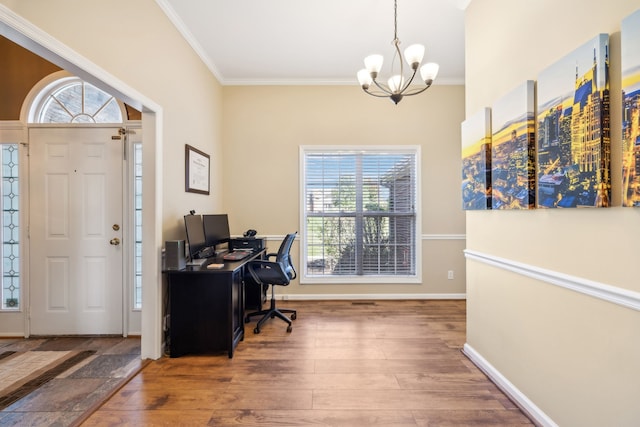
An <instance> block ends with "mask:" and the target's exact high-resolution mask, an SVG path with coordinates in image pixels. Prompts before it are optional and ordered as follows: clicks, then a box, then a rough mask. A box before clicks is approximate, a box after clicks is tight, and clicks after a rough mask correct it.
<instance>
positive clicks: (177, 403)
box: [83, 301, 532, 426]
mask: <svg viewBox="0 0 640 427" xmlns="http://www.w3.org/2000/svg"><path fill="white" fill-rule="evenodd" d="M278 305H279V306H282V307H291V308H296V309H297V310H298V318H297V320H296V321H294V323H293V325H294V326H293V332H292V333H290V334H289V333H287V332H286V324H285V323H284V322H282V321H281V320H279V319H272V320H270V321H268V322H267V323H266V324H265V325H264V326H263V328H262V332H261V333H260V334H258V335H255V334H253V325H254V324H255V323H256V321H252V322H251V323H249V324H247V327H246V331H245V335H246V336H245V339H244V341H243V342H241V343H240V344H239V345H238V348H237V350H236V353H235V356H234V358H233V359H229V358H228V357H227V354H226V353H225V352H222V353H220V354H215V355H197V356H196V355H193V356H183V357H180V358H174V359H170V358H162V359H160V360H158V361H153V362H152V363H150V364H149V365H147V367H146V368H145V369H144V370H143V371H142V372H141V373H140V374H138V375H137V376H136V377H135V378H134V379H133V380H132V381H130V382H129V383H128V384H127V385H126V386H125V387H123V388H122V389H121V390H120V391H119V392H118V393H116V394H115V395H114V396H113V397H112V398H111V399H110V400H109V401H108V402H106V403H105V404H104V405H103V406H102V407H101V408H100V409H99V410H98V411H97V412H95V413H94V414H93V415H92V416H91V417H90V418H89V419H87V420H86V422H85V423H84V424H83V425H84V426H92V425H103V426H104V425H123V424H125V425H203V426H206V425H210V426H213V425H216V426H217V425H220V426H234V425H245V426H251V425H254V426H257V425H260V426H275V425H288V426H305V425H313V426H374V425H375V426H521V425H532V423H531V421H529V419H528V418H527V417H526V416H524V415H523V413H522V412H521V411H520V410H519V409H518V408H517V407H516V406H515V405H514V404H513V403H512V402H511V401H510V400H509V399H508V398H507V397H506V396H505V395H504V394H502V393H501V392H500V391H499V390H498V389H497V388H496V387H495V386H494V385H493V383H491V382H490V381H489V380H488V379H487V378H486V377H485V376H484V374H482V373H481V372H480V371H479V370H478V369H477V368H476V367H475V366H474V365H473V364H472V363H471V362H469V361H468V359H467V358H466V357H465V356H464V355H463V354H462V353H461V351H460V349H461V347H462V345H463V344H464V342H465V322H466V319H465V302H464V301H375V302H374V301H353V302H352V301H284V302H279V303H278Z"/></svg>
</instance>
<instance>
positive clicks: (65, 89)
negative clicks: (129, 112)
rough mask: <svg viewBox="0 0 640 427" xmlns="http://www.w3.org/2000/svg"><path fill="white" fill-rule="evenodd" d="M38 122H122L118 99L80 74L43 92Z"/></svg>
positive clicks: (36, 114)
mask: <svg viewBox="0 0 640 427" xmlns="http://www.w3.org/2000/svg"><path fill="white" fill-rule="evenodd" d="M34 106H35V107H36V108H35V110H34V111H33V114H32V118H33V122H35V123H122V121H123V120H122V110H121V108H120V105H119V104H118V101H117V100H116V99H115V98H114V97H113V96H111V95H109V94H108V93H106V92H104V91H103V90H101V89H98V88H97V87H95V86H93V85H92V84H90V83H87V82H85V81H82V80H81V79H79V78H77V77H70V78H64V79H60V80H58V81H56V82H55V83H53V84H51V85H49V86H48V87H47V89H46V90H45V91H43V92H41V97H40V102H37V103H36V104H35V105H34Z"/></svg>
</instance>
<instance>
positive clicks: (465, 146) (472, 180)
mask: <svg viewBox="0 0 640 427" xmlns="http://www.w3.org/2000/svg"><path fill="white" fill-rule="evenodd" d="M461 133H462V209H464V210H485V209H491V110H490V109H489V108H483V109H482V110H480V111H478V112H477V113H475V114H473V115H472V116H471V117H469V118H468V119H467V120H465V121H464V122H462V125H461Z"/></svg>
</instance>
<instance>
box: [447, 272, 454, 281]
mask: <svg viewBox="0 0 640 427" xmlns="http://www.w3.org/2000/svg"><path fill="white" fill-rule="evenodd" d="M447 279H449V280H453V270H449V271H448V272H447Z"/></svg>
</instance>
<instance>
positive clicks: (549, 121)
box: [537, 34, 611, 208]
mask: <svg viewBox="0 0 640 427" xmlns="http://www.w3.org/2000/svg"><path fill="white" fill-rule="evenodd" d="M537 95H538V112H537V114H538V116H537V122H538V138H537V175H538V206H539V207H544V208H575V207H607V206H609V205H610V200H611V171H610V163H611V161H610V159H611V148H610V143H609V140H610V136H609V134H610V129H611V127H610V126H611V123H610V115H609V108H610V102H609V36H608V35H607V34H600V35H598V36H597V37H595V38H594V39H592V40H590V41H588V42H587V43H585V44H583V45H582V46H580V47H579V48H577V49H576V50H574V51H573V52H571V53H570V54H568V55H567V56H565V57H564V58H562V59H561V60H559V61H557V62H556V63H554V64H553V65H551V66H550V67H548V68H547V69H545V70H544V71H542V72H541V73H540V75H539V76H538V87H537Z"/></svg>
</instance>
